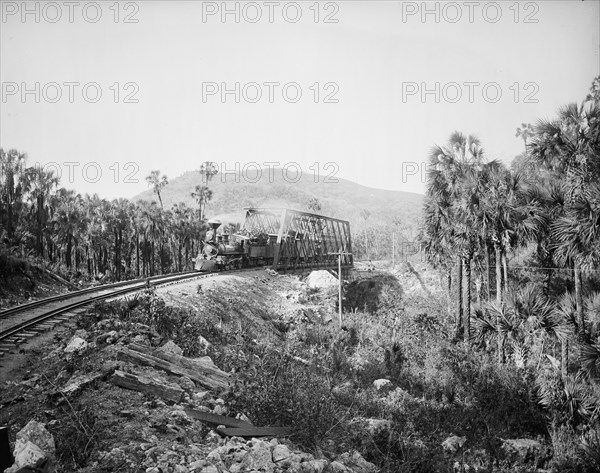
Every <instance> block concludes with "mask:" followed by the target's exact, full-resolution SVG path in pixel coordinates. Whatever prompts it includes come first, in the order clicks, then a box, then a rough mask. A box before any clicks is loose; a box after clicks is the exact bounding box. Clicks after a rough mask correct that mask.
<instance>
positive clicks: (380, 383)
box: [373, 379, 392, 391]
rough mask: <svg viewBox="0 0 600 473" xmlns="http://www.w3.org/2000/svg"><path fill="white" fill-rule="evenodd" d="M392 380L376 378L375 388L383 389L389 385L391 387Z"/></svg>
mask: <svg viewBox="0 0 600 473" xmlns="http://www.w3.org/2000/svg"><path fill="white" fill-rule="evenodd" d="M391 384H392V382H391V381H390V380H389V379H376V380H375V381H373V386H375V389H377V391H381V390H382V389H383V388H384V387H386V386H387V387H388V389H389V388H391V386H390V385H391Z"/></svg>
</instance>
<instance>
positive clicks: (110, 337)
mask: <svg viewBox="0 0 600 473" xmlns="http://www.w3.org/2000/svg"><path fill="white" fill-rule="evenodd" d="M118 338H119V332H117V331H116V330H111V331H110V332H105V333H103V334H100V335H98V336H97V337H96V343H98V344H102V343H106V344H109V345H110V344H112V343H115V342H116V341H117V340H118Z"/></svg>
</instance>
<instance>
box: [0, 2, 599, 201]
mask: <svg viewBox="0 0 600 473" xmlns="http://www.w3.org/2000/svg"><path fill="white" fill-rule="evenodd" d="M0 5H1V7H2V18H1V22H0V28H1V33H0V41H1V46H0V53H1V64H0V79H1V82H2V100H1V102H0V106H1V107H2V110H1V113H0V120H1V123H0V145H1V146H2V147H4V148H5V149H7V148H17V149H19V150H21V151H25V152H27V153H28V155H29V163H30V164H33V163H36V162H39V163H42V164H44V163H49V162H53V163H57V164H58V165H60V171H61V173H62V185H65V186H66V187H74V188H75V189H77V190H78V191H80V192H89V193H93V192H98V193H99V194H100V195H102V196H104V197H109V198H113V197H118V196H124V197H130V196H133V195H135V194H137V193H138V192H140V191H142V190H145V189H146V188H147V185H146V183H145V181H144V177H145V176H146V175H147V174H148V173H149V171H150V170H152V169H160V170H161V172H163V173H165V174H167V175H168V176H169V178H175V177H177V176H178V175H180V174H182V173H183V172H185V171H188V170H194V169H197V168H198V167H199V165H200V163H201V162H202V161H206V160H210V161H215V162H217V163H227V164H226V165H227V168H228V169H233V168H234V164H233V163H235V162H239V163H241V165H242V166H243V165H244V164H245V163H248V162H257V163H261V164H262V163H265V162H277V163H280V165H282V166H283V165H285V164H288V163H299V164H300V165H302V166H303V167H304V172H308V173H310V174H311V175H312V174H313V173H314V172H315V171H316V170H317V168H316V167H315V166H314V165H313V169H312V170H309V169H308V167H309V166H311V164H312V163H318V168H319V170H320V173H319V177H320V178H321V179H323V178H324V177H325V176H326V175H327V174H329V173H332V172H334V173H336V175H337V176H339V177H344V178H347V179H351V180H354V181H356V182H359V183H361V184H364V185H368V186H373V187H380V188H386V189H395V190H405V191H411V192H423V191H424V182H423V178H422V176H421V174H420V173H419V172H418V170H423V171H424V162H425V161H426V157H427V152H428V150H429V148H430V147H431V146H432V145H433V144H436V143H439V144H441V143H443V142H445V140H446V139H447V138H448V136H449V135H450V133H452V132H453V131H454V130H460V131H463V132H465V133H473V134H476V135H478V136H479V137H480V139H481V140H482V142H483V144H484V147H485V148H486V150H487V153H488V156H489V157H490V158H500V159H502V160H504V161H506V162H508V161H510V159H512V158H513V157H514V156H515V155H516V154H518V153H519V152H521V151H522V149H523V142H522V141H521V140H520V139H517V138H515V136H514V135H515V130H516V127H517V126H519V125H520V123H522V122H531V123H534V122H535V121H536V120H537V119H538V118H551V117H553V116H554V114H555V111H556V110H557V108H558V107H560V106H561V105H565V104H567V103H569V102H572V101H581V100H582V99H583V98H584V97H585V95H586V93H587V91H588V89H589V86H590V84H591V82H592V80H593V78H594V77H595V76H597V75H598V74H599V73H600V56H599V43H600V40H599V26H598V25H599V24H600V17H599V2H598V1H589V0H585V1H577V0H570V1H554V0H545V1H538V2H518V3H517V2H513V1H501V2H496V3H495V2H477V1H475V2H427V3H423V2H399V1H337V2H320V3H318V4H317V3H316V2H314V1H301V2H297V3H294V2H285V1H280V2H271V3H270V2H227V3H226V4H223V3H222V2H201V1H168V2H167V1H154V0H153V1H149V0H144V1H138V2H118V3H117V2H115V1H101V2H97V3H94V2H86V1H74V2H71V3H69V2H63V1H58V2H25V3H23V2H20V1H19V2H10V1H5V0H0ZM224 8H227V9H229V10H230V11H231V12H232V13H229V14H227V15H226V16H225V17H223V16H222V13H223V10H224ZM236 9H237V11H238V12H239V16H238V18H237V20H239V22H236V13H235V12H236ZM425 9H427V10H428V11H429V13H427V12H426V11H424V10H425ZM259 12H260V13H261V14H262V16H261V18H260V19H258V20H257V14H258V13H259ZM317 13H318V18H316V14H317ZM423 13H426V14H425V16H423ZM59 14H60V18H59V17H58V16H59ZM298 14H301V15H302V16H301V17H300V18H299V19H298V21H296V22H294V21H295V20H296V19H297V17H298ZM459 14H460V18H459ZM99 15H101V16H100V17H99V18H98V16H99ZM117 16H118V17H117ZM270 16H271V18H269V17H270ZM271 19H272V22H271V21H270V20H271ZM326 19H327V20H329V21H331V20H337V22H325V20H326ZM36 20H37V21H36ZM96 20H97V21H96ZM115 20H117V21H115ZM126 20H127V21H126ZM255 20H257V21H255ZM315 20H318V21H315ZM495 20H497V21H495ZM130 21H137V22H130ZM253 21H255V22H253ZM494 21H495V22H494ZM36 83H39V85H38V86H36ZM53 83H55V84H53ZM68 83H75V84H72V85H69V84H68ZM94 83H95V84H94ZM115 83H117V85H116V86H115ZM211 83H212V84H211ZM223 83H224V84H225V86H226V87H227V88H229V89H231V90H235V84H236V83H239V96H238V97H237V99H239V103H236V94H235V93H230V94H227V95H225V97H222V95H221V93H220V92H221V89H222V88H223V87H222V85H223ZM252 83H256V84H258V86H259V88H257V87H256V85H253V84H252ZM265 83H276V84H273V85H268V84H267V85H265ZM290 83H292V84H291V85H288V86H287V88H286V89H285V94H284V93H283V88H284V87H283V86H284V85H286V84H290ZM293 83H295V84H293ZM315 83H318V84H319V85H318V87H316V86H315V85H314V84H315ZM436 83H438V85H437V87H438V92H437V93H436V92H435V90H436ZM451 83H455V84H454V85H453V84H451ZM465 83H472V84H471V85H468V84H465ZM86 84H88V85H87V87H86V88H85V94H84V86H85V85H86ZM90 84H91V85H90ZM215 84H216V86H215ZM248 84H249V85H248ZM277 84H279V85H277ZM326 84H327V85H326ZM486 84H487V87H485V92H484V86H485V85H486ZM36 87H37V91H36ZM217 88H218V90H217ZM423 88H427V89H430V90H431V91H432V92H431V93H429V94H427V95H425V96H424V97H423V96H422V94H421V92H422V89H423ZM24 89H28V90H30V91H31V92H30V93H27V94H25V95H23V91H24ZM259 90H260V92H261V93H262V96H261V97H260V98H258V96H257V93H258V91H259ZM117 91H118V93H117ZM298 91H301V93H302V96H301V97H300V98H299V100H298V101H297V102H295V103H293V102H294V101H295V97H296V94H297V92H298ZM317 91H318V94H317ZM70 92H71V93H72V97H69V95H70ZM98 92H101V94H102V95H101V97H99V98H98V99H97V101H96V95H97V93H98ZM270 92H272V97H270V96H269V95H270ZM470 92H471V93H472V97H469V95H470V94H469V93H470ZM498 92H500V93H501V97H499V98H498V100H497V101H496V97H497V94H498ZM59 93H60V94H61V95H60V96H59V95H58V94H59ZM210 93H213V94H212V95H210ZM409 93H411V94H410V95H409ZM458 93H461V94H462V95H461V96H460V97H459V96H458V95H457V94H458ZM271 99H272V100H271ZM315 100H317V102H318V103H315ZM115 101H116V102H117V103H115ZM94 102H95V103H94ZM253 102H254V103H253ZM271 102H272V103H271ZM326 102H331V103H326ZM330 162H332V163H335V165H336V166H337V167H335V168H334V167H328V168H327V169H324V168H325V165H326V163H330ZM65 163H77V164H65ZM413 163H414V164H413ZM117 169H118V172H117ZM70 170H71V171H72V173H73V181H74V182H72V183H69V180H70V179H69V171H70ZM84 170H85V172H84ZM98 171H100V172H101V174H102V176H101V178H100V179H99V180H98V181H97V182H92V181H94V180H95V177H96V174H97V172H98ZM292 171H293V169H292V168H290V175H291V176H293V175H294V173H293V172H292ZM415 173H416V174H415ZM83 175H86V176H87V178H85V179H84V178H83V177H82V176H83ZM251 176H254V174H251ZM136 179H137V180H138V181H139V182H138V183H137V184H136V183H133V182H129V181H132V180H133V181H134V180H136ZM115 181H117V182H115Z"/></svg>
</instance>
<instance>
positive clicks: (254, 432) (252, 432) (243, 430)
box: [216, 427, 293, 438]
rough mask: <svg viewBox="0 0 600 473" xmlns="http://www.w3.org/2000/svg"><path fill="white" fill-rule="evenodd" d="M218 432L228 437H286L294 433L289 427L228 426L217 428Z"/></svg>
mask: <svg viewBox="0 0 600 473" xmlns="http://www.w3.org/2000/svg"><path fill="white" fill-rule="evenodd" d="M216 431H217V433H218V434H221V435H223V436H226V437H244V438H252V437H285V436H289V435H292V434H293V430H292V429H291V428H289V427H228V428H225V429H219V428H217V429H216Z"/></svg>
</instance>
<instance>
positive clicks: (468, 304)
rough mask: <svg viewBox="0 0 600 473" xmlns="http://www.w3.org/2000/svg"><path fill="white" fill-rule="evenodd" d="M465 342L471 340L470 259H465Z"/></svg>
mask: <svg viewBox="0 0 600 473" xmlns="http://www.w3.org/2000/svg"><path fill="white" fill-rule="evenodd" d="M464 266H465V301H464V305H465V314H464V316H465V341H466V342H468V341H469V339H470V338H471V257H468V258H465V262H464Z"/></svg>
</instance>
